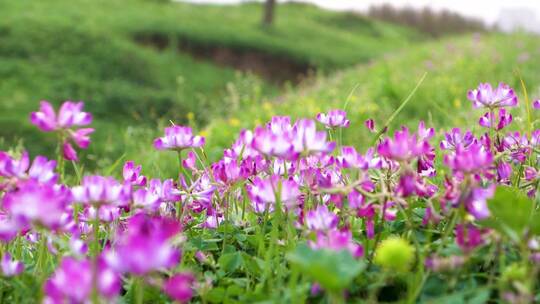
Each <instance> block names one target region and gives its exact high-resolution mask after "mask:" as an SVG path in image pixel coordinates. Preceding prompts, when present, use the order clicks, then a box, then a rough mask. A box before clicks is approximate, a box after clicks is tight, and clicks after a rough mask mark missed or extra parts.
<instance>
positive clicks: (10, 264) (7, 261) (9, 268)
mask: <svg viewBox="0 0 540 304" xmlns="http://www.w3.org/2000/svg"><path fill="white" fill-rule="evenodd" d="M0 267H1V268H2V274H3V275H4V276H6V277H12V276H16V275H18V274H20V273H21V272H23V270H24V264H23V263H21V262H20V261H16V260H13V259H12V258H11V254H9V253H7V252H6V253H5V254H4V256H3V257H2V261H0Z"/></svg>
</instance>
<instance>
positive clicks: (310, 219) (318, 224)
mask: <svg viewBox="0 0 540 304" xmlns="http://www.w3.org/2000/svg"><path fill="white" fill-rule="evenodd" d="M304 220H305V223H306V226H307V228H308V229H311V230H329V229H334V228H336V226H337V224H338V222H339V218H338V217H337V215H336V214H335V213H333V212H332V211H330V210H328V207H327V206H326V205H319V206H317V208H316V209H315V210H310V211H308V213H307V214H306V217H305V219H304Z"/></svg>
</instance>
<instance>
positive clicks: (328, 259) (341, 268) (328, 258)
mask: <svg viewBox="0 0 540 304" xmlns="http://www.w3.org/2000/svg"><path fill="white" fill-rule="evenodd" d="M287 259H288V260H289V261H290V262H291V263H293V264H295V265H297V266H298V267H299V269H300V271H301V272H302V273H303V274H304V275H306V276H308V277H310V278H311V279H312V280H313V281H315V282H317V283H319V284H321V286H322V287H323V288H324V289H326V290H328V291H334V292H339V291H342V290H344V289H345V288H347V287H348V286H349V285H350V284H351V282H352V280H353V279H354V278H355V277H356V276H357V275H358V274H359V273H360V272H361V271H362V269H364V264H363V263H361V262H359V261H357V260H356V259H355V258H354V257H353V256H352V255H351V253H350V252H348V251H346V250H344V251H341V252H334V251H329V250H313V249H311V248H309V247H308V246H307V245H305V244H301V245H299V246H298V247H297V248H296V250H294V251H293V252H290V253H289V254H287Z"/></svg>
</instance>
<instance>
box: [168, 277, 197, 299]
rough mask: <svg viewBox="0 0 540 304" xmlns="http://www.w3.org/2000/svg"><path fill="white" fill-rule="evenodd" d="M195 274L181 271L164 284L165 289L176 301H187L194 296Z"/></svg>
mask: <svg viewBox="0 0 540 304" xmlns="http://www.w3.org/2000/svg"><path fill="white" fill-rule="evenodd" d="M194 282H195V276H194V275H193V274H192V273H190V272H181V273H177V274H175V275H173V276H172V277H170V278H169V279H168V280H167V281H166V282H165V284H164V285H163V291H164V292H165V293H166V294H167V295H168V296H169V297H171V298H172V299H174V300H175V301H178V302H180V303H187V302H189V300H191V298H192V297H193V284H194Z"/></svg>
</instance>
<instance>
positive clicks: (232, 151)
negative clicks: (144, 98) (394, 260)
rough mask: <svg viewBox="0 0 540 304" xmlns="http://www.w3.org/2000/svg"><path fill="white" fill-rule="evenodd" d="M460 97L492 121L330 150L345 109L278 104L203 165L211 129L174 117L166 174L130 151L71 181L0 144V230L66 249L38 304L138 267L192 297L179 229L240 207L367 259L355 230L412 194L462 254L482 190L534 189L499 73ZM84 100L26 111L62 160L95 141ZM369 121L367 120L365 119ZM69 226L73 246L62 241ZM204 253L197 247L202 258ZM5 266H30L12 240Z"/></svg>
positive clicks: (527, 137) (95, 292)
mask: <svg viewBox="0 0 540 304" xmlns="http://www.w3.org/2000/svg"><path fill="white" fill-rule="evenodd" d="M468 98H469V99H470V100H471V101H472V103H473V107H475V108H480V107H482V108H486V109H488V112H487V113H485V114H483V115H482V116H481V117H480V120H479V124H480V126H482V127H484V128H486V129H487V132H485V133H482V134H477V135H475V134H473V132H471V131H462V130H461V129H459V128H454V129H452V130H450V131H449V132H440V133H439V134H436V132H435V130H434V129H433V128H429V127H426V125H425V124H424V123H423V122H420V123H419V124H418V126H417V127H416V128H414V129H411V128H408V127H405V126H404V127H401V128H399V129H398V130H396V131H395V132H394V133H393V134H392V135H388V136H387V135H386V134H385V133H386V130H381V132H379V133H378V135H380V136H381V137H380V138H377V141H376V144H375V146H373V147H364V148H362V149H358V148H355V147H352V146H341V147H339V148H338V149H336V143H335V142H333V141H329V140H328V138H329V137H330V135H329V134H332V132H334V131H335V130H336V129H337V128H346V127H350V121H349V120H348V119H347V115H346V113H345V112H344V111H341V110H332V111H330V112H329V113H321V114H319V115H318V116H317V120H318V121H319V122H321V123H322V124H323V125H324V128H325V129H327V130H318V129H317V124H316V121H315V120H312V119H300V120H297V121H296V122H293V121H292V120H291V118H290V117H283V116H277V117H273V118H272V120H271V121H270V122H269V123H268V124H266V125H264V126H259V127H257V128H255V129H254V130H244V131H242V132H241V133H240V134H239V137H238V139H237V140H236V141H235V142H234V143H233V145H232V146H231V147H230V148H228V149H225V150H224V153H223V157H222V158H221V159H219V160H217V161H216V162H214V163H212V164H210V165H208V166H204V167H201V165H202V163H203V162H202V161H201V157H200V154H199V152H200V149H201V148H202V147H203V146H204V144H205V138H204V137H201V136H197V135H193V131H192V129H191V128H189V127H183V126H172V127H168V128H166V129H165V135H164V136H163V137H160V138H157V139H156V140H155V141H154V143H153V145H154V147H155V148H156V149H157V150H173V151H175V152H176V153H178V154H179V155H180V156H181V158H182V159H181V161H182V162H181V166H182V172H181V173H179V176H178V179H176V178H175V179H174V180H173V179H166V180H162V179H159V178H147V177H146V176H145V175H143V174H142V173H143V171H142V169H143V168H142V167H141V166H140V165H136V163H135V162H133V161H128V162H126V163H125V165H124V167H123V170H122V172H121V173H122V174H121V175H120V174H119V175H118V176H121V177H122V178H121V179H117V178H115V177H111V176H101V175H87V176H84V177H83V178H82V180H81V181H80V183H77V184H75V185H68V184H67V183H66V181H65V180H62V176H61V174H58V173H57V172H56V165H57V164H56V162H55V161H51V160H48V159H47V158H45V157H43V156H37V157H36V158H35V159H34V160H33V162H32V163H31V164H30V158H29V156H28V153H26V152H22V153H19V154H15V153H8V152H0V193H1V196H0V197H1V207H0V240H1V241H2V242H5V243H8V242H12V241H13V240H14V239H16V238H18V239H19V240H21V239H25V240H29V241H28V242H31V243H32V244H34V243H36V242H40V243H42V244H45V246H46V248H48V250H49V252H56V253H55V254H59V255H62V254H63V255H62V256H60V257H59V259H58V260H59V261H60V263H59V265H58V266H57V268H56V270H55V271H54V273H52V275H51V276H50V277H49V278H48V279H47V280H46V282H44V292H45V300H44V301H45V303H59V302H72V303H83V302H87V301H89V299H90V298H92V297H94V298H95V297H97V298H99V299H102V300H103V301H110V302H113V301H115V299H117V297H118V296H119V294H120V291H121V288H122V282H125V281H126V280H127V279H128V278H130V277H132V278H140V277H144V278H145V283H146V284H153V285H155V286H157V287H159V288H161V289H162V290H163V291H164V292H165V293H166V294H167V295H168V296H170V297H171V298H172V299H174V300H177V301H180V302H185V301H189V300H190V299H191V298H192V297H193V296H194V292H195V290H194V288H195V287H196V286H197V284H196V282H197V281H198V279H200V276H198V275H196V274H193V273H191V272H189V271H185V270H184V269H182V267H181V266H180V262H181V261H182V252H183V245H184V243H185V237H186V236H185V235H184V233H183V232H182V231H183V230H187V229H191V230H193V231H197V230H205V229H216V228H218V227H219V226H220V225H222V224H223V223H224V222H225V221H228V223H229V224H232V225H239V226H243V225H246V223H248V222H249V220H248V217H247V216H246V214H249V215H250V217H251V218H254V219H256V223H257V224H256V225H261V224H262V225H264V224H266V223H267V219H268V218H270V219H273V218H279V216H278V215H279V214H284V215H285V216H284V220H285V221H286V222H288V221H292V223H293V226H294V228H293V229H295V231H296V232H297V233H298V234H299V235H300V236H301V237H302V238H304V239H305V241H306V242H307V243H308V244H309V246H310V247H311V248H312V249H313V250H329V251H347V252H350V253H351V255H353V256H354V257H356V258H362V257H363V256H365V252H364V251H365V248H364V247H363V246H362V242H360V241H359V239H363V238H365V239H367V240H369V239H373V238H374V237H375V236H376V235H377V233H379V231H380V229H384V227H386V226H387V225H388V223H389V222H393V221H396V219H398V218H399V217H400V216H401V217H402V218H403V217H407V216H410V213H409V212H406V211H407V210H409V209H408V208H410V207H411V204H413V203H414V204H415V205H416V207H415V208H418V206H420V208H419V209H420V210H421V211H422V212H421V214H420V216H423V219H422V224H423V225H425V226H429V225H437V223H439V222H440V221H441V220H442V219H448V218H449V217H451V216H456V217H457V225H456V226H455V229H453V231H454V233H455V238H454V240H455V242H456V244H457V245H458V246H459V247H460V248H461V249H462V251H463V252H464V253H465V254H469V253H470V252H472V251H473V250H475V249H476V248H478V247H480V246H483V245H485V244H487V243H488V242H489V236H490V234H491V232H490V231H489V230H488V229H485V228H481V227H479V226H478V225H477V221H478V220H482V219H486V218H488V217H490V216H491V212H490V210H489V206H488V200H489V199H490V198H491V197H492V196H493V195H494V191H495V189H496V187H499V186H501V185H507V184H510V183H511V182H513V181H514V180H517V181H519V182H520V183H521V188H523V189H525V190H526V191H527V193H528V195H529V196H531V197H534V196H536V192H537V187H538V184H539V182H538V181H539V179H540V174H539V173H538V168H537V167H536V165H535V164H536V157H537V154H536V151H537V149H538V145H539V144H540V130H536V131H534V132H531V134H521V133H519V132H507V133H504V131H505V130H506V129H507V128H508V127H509V126H511V124H512V121H513V119H512V115H511V114H510V112H509V111H510V110H509V108H511V107H514V106H516V105H517V103H518V100H517V97H516V95H515V93H514V91H513V90H512V89H511V88H510V87H508V86H507V85H505V84H500V85H499V86H498V87H497V88H496V89H493V88H492V87H491V85H489V84H480V85H479V87H478V88H477V89H475V90H471V91H470V92H469V93H468ZM539 104H540V103H539ZM534 105H535V107H537V105H536V103H535V104H534ZM538 107H540V106H538ZM82 108H83V104H82V103H72V102H66V103H64V104H63V105H62V107H61V108H60V110H59V112H58V115H57V114H56V113H55V112H54V110H53V108H52V106H51V105H50V104H49V103H48V102H42V103H41V107H40V111H38V112H34V113H32V115H31V122H32V123H33V124H34V125H36V126H38V127H39V128H40V129H41V130H43V131H45V132H57V133H58V134H60V136H61V139H62V145H63V156H64V157H65V158H66V159H68V160H76V159H77V155H76V153H75V151H74V149H73V147H72V145H71V143H75V144H76V145H77V146H78V147H80V148H83V149H84V148H87V147H88V145H89V143H90V139H89V137H88V135H89V134H90V133H91V132H92V131H93V129H88V128H83V129H78V130H73V128H74V127H78V126H85V125H88V124H89V123H90V122H91V119H92V117H91V115H90V114H88V113H86V112H83V111H82ZM366 126H367V127H368V129H369V130H370V131H375V123H374V121H373V120H368V121H367V122H366ZM437 135H438V136H440V137H441V138H442V140H441V141H440V142H438V143H437V142H435V139H436V138H437ZM15 155H17V156H15ZM437 159H440V160H441V162H440V163H441V164H440V165H436V160H437ZM516 167H520V168H522V170H515V168H516ZM179 169H180V168H179ZM441 180H442V182H439V181H441ZM278 211H279V212H278ZM253 223H255V221H253V222H252V224H253ZM65 236H67V237H68V238H69V239H70V241H69V246H68V249H66V248H62V240H63V239H64V237H65ZM30 240H32V241H30ZM32 246H33V247H37V246H34V245H32ZM64 247H65V246H64ZM44 248H45V247H44ZM59 251H63V252H64V253H59ZM211 255H212V253H210V252H208V253H203V252H201V251H198V252H197V255H196V256H197V257H198V260H199V262H201V263H205V261H207V260H208V256H211ZM17 258H18V259H20V256H19V257H17ZM461 262H462V259H443V258H440V257H436V256H433V257H432V258H430V260H428V262H426V263H427V264H429V265H428V266H429V267H431V268H432V269H442V268H444V267H446V265H454V264H456V265H457V264H460V263H461ZM1 268H2V272H3V273H4V275H6V276H13V275H17V274H19V273H21V272H22V271H24V265H23V264H22V263H21V262H19V261H18V260H17V259H15V258H14V255H13V253H7V252H6V253H5V254H4V255H3V257H2V260H1Z"/></svg>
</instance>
